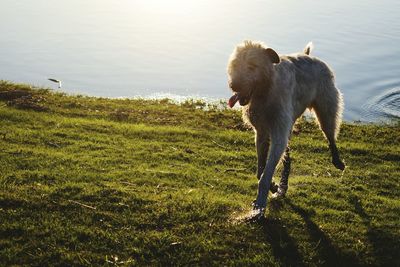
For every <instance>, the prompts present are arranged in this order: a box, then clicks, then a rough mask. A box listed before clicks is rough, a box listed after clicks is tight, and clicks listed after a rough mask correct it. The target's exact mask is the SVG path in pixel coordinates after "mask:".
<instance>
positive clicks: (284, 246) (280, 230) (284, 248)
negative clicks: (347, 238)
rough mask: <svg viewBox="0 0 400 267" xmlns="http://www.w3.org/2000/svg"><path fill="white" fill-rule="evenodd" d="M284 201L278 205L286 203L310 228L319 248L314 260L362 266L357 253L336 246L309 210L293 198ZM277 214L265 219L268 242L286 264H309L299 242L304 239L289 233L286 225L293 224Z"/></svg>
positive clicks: (321, 263)
mask: <svg viewBox="0 0 400 267" xmlns="http://www.w3.org/2000/svg"><path fill="white" fill-rule="evenodd" d="M281 201H282V202H281V203H280V204H276V203H275V206H276V205H285V206H287V207H289V208H290V209H291V210H293V212H295V213H297V214H298V215H300V217H301V218H302V219H303V221H304V223H305V229H304V231H307V234H308V236H309V238H310V241H311V242H312V244H313V246H314V247H315V252H316V257H317V258H316V259H313V260H312V262H319V265H323V266H361V263H360V262H359V260H358V259H357V258H356V257H355V255H348V254H346V253H344V252H343V251H340V250H339V249H338V248H337V247H335V246H334V244H333V243H332V241H331V239H330V238H329V237H328V236H327V235H326V234H325V233H324V232H323V231H322V230H321V229H320V228H319V227H318V225H317V224H315V223H314V222H313V221H312V220H311V218H310V214H309V213H308V212H307V211H306V210H305V209H303V208H301V207H300V206H298V205H295V204H293V203H292V202H291V200H289V199H286V198H285V199H283V200H281ZM278 209H279V208H278ZM278 212H279V211H278ZM274 217H275V216H274ZM274 217H273V218H266V219H265V220H264V221H262V222H261V226H262V230H263V233H264V235H265V238H266V241H267V242H268V243H270V245H271V247H272V251H273V254H274V257H275V258H276V259H278V260H279V261H280V262H281V264H282V265H283V266H306V265H307V261H304V260H305V259H304V258H303V256H302V254H301V251H299V249H298V245H297V243H298V242H299V241H301V240H296V237H294V236H291V235H290V234H289V232H288V229H287V226H286V225H289V224H287V223H285V222H283V221H281V220H280V219H277V218H276V217H275V218H274ZM310 241H307V242H310ZM314 244H315V245H314Z"/></svg>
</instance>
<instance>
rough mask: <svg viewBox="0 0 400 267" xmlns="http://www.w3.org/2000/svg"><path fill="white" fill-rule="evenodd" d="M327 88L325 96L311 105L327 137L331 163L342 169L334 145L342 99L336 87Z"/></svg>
mask: <svg viewBox="0 0 400 267" xmlns="http://www.w3.org/2000/svg"><path fill="white" fill-rule="evenodd" d="M327 89H328V90H326V91H325V96H323V97H319V98H317V99H316V100H315V102H314V103H313V106H312V107H313V109H314V111H315V113H316V115H317V118H318V122H319V125H320V127H321V130H322V131H323V132H324V134H325V136H326V138H327V139H328V142H329V148H330V150H331V155H332V163H333V165H334V166H335V167H336V168H338V169H340V170H344V168H345V167H346V166H345V164H344V163H343V161H342V160H341V159H340V155H339V151H338V149H337V147H336V136H337V134H338V132H339V128H340V123H341V116H342V109H343V100H342V96H341V94H340V92H339V90H338V89H336V87H334V86H332V87H331V88H327Z"/></svg>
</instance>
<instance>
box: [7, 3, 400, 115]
mask: <svg viewBox="0 0 400 267" xmlns="http://www.w3.org/2000/svg"><path fill="white" fill-rule="evenodd" d="M399 10H400V2H399V1H395V0H382V1H379V2H376V1H372V0H355V1H345V0H338V1H329V2H327V1H312V0H300V1H289V0H283V1H268V0H265V1H262V0H253V1H239V0H232V1H228V0H202V1H200V0H198V1H197V0H190V1H183V0H171V1H163V0H147V1H145V0H137V1H132V0H119V1H111V0H85V1H78V0H70V1H62V0H53V1H49V0H35V1H29V0H19V1H14V0H2V2H1V11H0V12H1V16H0V33H1V36H2V37H1V42H0V72H1V76H0V79H6V80H11V81H16V82H26V83H33V84H35V85H39V86H48V87H52V86H54V84H52V83H50V82H49V81H48V80H47V79H48V78H50V77H52V78H56V79H60V80H61V81H62V82H63V90H65V91H66V92H68V93H80V94H88V95H94V96H106V97H135V96H143V97H149V96H152V95H169V96H177V97H178V98H179V97H198V98H206V99H214V100H216V99H227V98H229V96H230V91H229V89H228V87H227V75H226V63H227V60H228V57H229V55H230V53H231V52H232V50H233V48H234V46H235V45H236V44H238V43H239V42H241V41H243V40H244V39H254V40H262V41H264V42H265V43H267V44H268V45H270V46H271V47H273V48H274V49H275V50H276V51H277V52H278V53H292V52H297V51H301V50H302V49H303V47H304V46H305V45H306V44H307V43H308V42H309V41H313V43H314V45H315V50H314V51H313V55H315V56H318V57H320V58H321V59H323V60H324V61H326V62H328V63H329V65H330V66H331V67H332V68H333V69H334V70H335V73H336V75H337V79H336V80H337V83H338V86H339V88H340V89H341V90H342V92H343V94H344V98H345V113H344V117H345V119H346V120H368V121H369V120H371V121H376V120H380V119H381V118H383V117H387V115H386V113H388V114H389V113H390V114H392V115H393V114H398V110H399V107H398V106H396V105H394V106H393V105H391V106H390V109H391V110H388V109H387V108H388V107H389V106H387V107H386V108H385V109H384V110H385V111H388V112H374V110H376V109H374V108H373V106H374V105H379V103H377V102H373V100H374V99H376V97H377V96H382V95H383V96H384V95H385V94H388V95H391V97H392V98H393V96H392V91H393V89H394V88H399V86H400V57H399V56H398V55H399V54H400V46H399V45H398V44H399V43H400V23H399V15H398V11H399ZM371 101H372V103H371ZM365 103H369V104H368V105H367V106H368V108H367V109H368V110H367V111H370V112H366V111H365V107H366V105H365ZM380 103H382V102H380ZM396 103H397V102H396ZM393 110H394V112H393ZM367 113H368V116H365V114H367Z"/></svg>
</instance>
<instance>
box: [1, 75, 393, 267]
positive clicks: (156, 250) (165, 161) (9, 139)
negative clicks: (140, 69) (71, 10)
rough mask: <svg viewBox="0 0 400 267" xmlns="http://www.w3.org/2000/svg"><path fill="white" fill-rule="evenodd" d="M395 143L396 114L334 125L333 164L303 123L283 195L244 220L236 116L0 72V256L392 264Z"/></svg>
mask: <svg viewBox="0 0 400 267" xmlns="http://www.w3.org/2000/svg"><path fill="white" fill-rule="evenodd" d="M399 144H400V124H399V123H398V122H394V124H393V125H391V126H389V125H356V124H349V123H345V124H344V125H343V126H342V131H341V134H340V136H339V140H338V146H339V149H340V151H341V154H342V157H343V159H344V161H345V162H346V164H347V169H346V170H345V171H344V172H341V171H338V170H336V169H335V168H334V167H333V166H332V165H331V163H330V153H329V149H328V145H327V142H326V140H325V139H324V137H323V135H322V133H321V132H320V130H319V129H318V126H316V124H315V123H314V122H311V121H307V120H302V121H301V122H300V123H299V124H298V126H297V130H296V133H295V134H294V135H293V137H292V141H291V148H292V158H293V160H292V173H291V177H290V179H289V185H290V186H289V191H288V194H287V196H286V197H285V198H283V199H279V200H271V201H269V203H268V210H267V214H266V220H265V221H264V222H260V223H253V224H250V223H244V222H243V221H241V220H240V218H241V216H243V214H245V213H246V212H248V211H249V210H250V208H251V206H250V204H251V202H252V200H253V199H254V198H255V194H256V191H257V179H256V177H255V172H256V167H255V165H256V156H255V148H254V136H253V132H252V131H250V130H247V129H245V128H244V127H243V125H242V123H241V115H240V113H239V112H238V111H235V110H233V111H232V110H227V109H221V108H220V107H218V106H217V105H209V104H205V103H202V102H196V101H187V102H185V103H183V104H182V105H176V104H174V103H172V102H171V101H168V100H160V101H156V100H139V99H136V100H124V99H118V100H117V99H104V98H94V97H84V96H70V95H66V94H62V93H53V92H51V91H50V90H45V89H40V88H33V89H32V88H30V86H28V85H16V84H12V83H8V82H4V81H3V82H0V167H1V169H0V265H1V266H8V265H33V266H47V265H51V266H55V265H57V266H58V265H63V266H71V265H74V266H89V265H96V266H97V265H110V266H112V265H118V266H124V265H138V266H149V265H151V266H153V265H159V266H170V265H173V266H176V265H178V266H180V265H212V266H227V265H237V266H250V265H259V266H270V265H271V266H356V265H374V266H400V257H399V252H400V185H399V179H400V145H399ZM278 171H279V170H278ZM277 178H279V177H278V175H277V177H276V178H275V179H277Z"/></svg>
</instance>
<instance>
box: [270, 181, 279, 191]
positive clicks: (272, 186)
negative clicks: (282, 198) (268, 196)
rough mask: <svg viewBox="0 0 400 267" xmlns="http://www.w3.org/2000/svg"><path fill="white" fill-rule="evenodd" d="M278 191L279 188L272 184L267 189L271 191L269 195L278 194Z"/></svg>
mask: <svg viewBox="0 0 400 267" xmlns="http://www.w3.org/2000/svg"><path fill="white" fill-rule="evenodd" d="M278 189H279V186H278V185H277V184H276V183H274V182H272V183H271V186H270V187H269V191H271V193H272V194H274V193H276V192H278Z"/></svg>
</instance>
